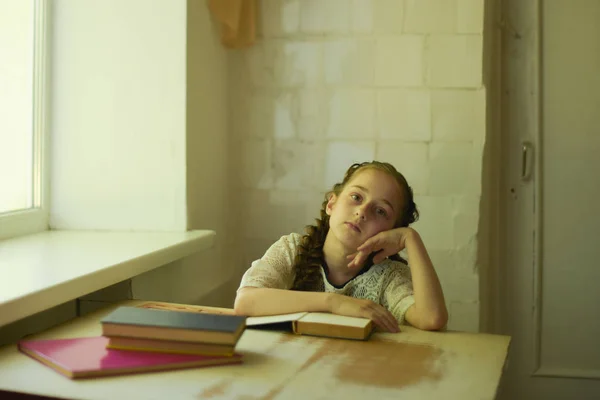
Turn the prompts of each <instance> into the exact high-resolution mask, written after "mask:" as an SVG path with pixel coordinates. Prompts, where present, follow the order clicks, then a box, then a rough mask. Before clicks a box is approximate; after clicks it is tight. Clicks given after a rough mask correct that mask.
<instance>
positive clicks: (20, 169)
mask: <svg viewBox="0 0 600 400" xmlns="http://www.w3.org/2000/svg"><path fill="white" fill-rule="evenodd" d="M47 8H48V2H47V1H45V0H0V239H5V238H8V237H13V236H18V235H23V234H27V233H33V232H37V231H42V230H45V229H47V226H48V204H47V191H48V187H47V186H48V185H47V184H46V182H47V180H48V179H47V168H46V167H45V165H46V163H47V157H46V156H45V151H46V149H47V143H46V130H47V129H46V125H47V123H46V121H47V118H46V109H47V107H46V102H47V98H46V95H47V90H46V85H47V70H48V68H47V65H48V62H47V53H48V52H47V38H48V34H47V30H48V23H47V21H48V12H47Z"/></svg>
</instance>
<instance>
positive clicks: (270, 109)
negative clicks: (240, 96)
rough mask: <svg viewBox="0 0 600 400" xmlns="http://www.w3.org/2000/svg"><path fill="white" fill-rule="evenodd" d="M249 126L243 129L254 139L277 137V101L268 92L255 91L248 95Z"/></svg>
mask: <svg viewBox="0 0 600 400" xmlns="http://www.w3.org/2000/svg"><path fill="white" fill-rule="evenodd" d="M248 101H249V106H248V109H249V111H248V126H246V127H245V128H244V127H241V128H242V129H243V130H245V131H246V132H247V133H248V136H250V137H254V138H270V137H274V136H275V123H274V121H275V110H276V108H277V99H276V97H275V95H274V94H273V93H272V92H270V91H267V90H263V91H253V92H252V93H250V94H248Z"/></svg>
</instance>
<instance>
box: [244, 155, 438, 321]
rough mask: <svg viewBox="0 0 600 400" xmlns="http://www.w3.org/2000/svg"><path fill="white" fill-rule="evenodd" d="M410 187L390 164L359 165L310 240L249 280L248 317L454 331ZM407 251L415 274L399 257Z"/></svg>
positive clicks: (288, 244)
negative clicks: (325, 315)
mask: <svg viewBox="0 0 600 400" xmlns="http://www.w3.org/2000/svg"><path fill="white" fill-rule="evenodd" d="M418 216H419V213H418V211H417V207H416V205H415V203H414V201H413V193H412V189H411V188H410V186H408V183H407V182H406V179H404V176H402V174H400V173H399V172H398V171H396V169H395V168H394V167H393V166H392V165H390V164H388V163H382V162H377V161H373V162H365V163H362V164H354V165H352V166H351V167H350V168H349V169H348V171H347V172H346V174H345V176H344V180H343V181H342V182H341V183H338V184H336V185H334V186H333V189H332V190H331V191H330V192H329V193H327V195H326V196H325V201H324V202H323V208H322V209H321V218H320V219H317V220H316V222H317V223H316V225H312V226H308V227H307V234H306V235H304V236H302V235H300V234H297V233H292V234H290V235H287V236H283V237H281V239H279V241H277V242H276V243H275V244H273V245H272V246H271V247H270V248H269V249H268V250H267V252H266V253H265V255H264V256H263V257H262V258H261V259H260V260H257V261H255V262H253V263H252V266H251V267H250V268H249V269H248V270H247V271H246V273H245V274H244V276H243V277H242V281H241V284H240V288H239V289H238V291H237V296H236V299H235V306H234V308H235V311H236V313H237V314H240V315H248V316H259V315H274V314H287V313H294V312H301V311H321V312H331V313H334V314H340V315H348V316H354V317H364V318H369V319H371V320H372V321H373V322H374V323H375V324H376V326H378V327H379V328H380V329H382V330H384V331H389V332H398V331H399V329H398V325H399V324H400V323H402V322H404V321H407V322H408V323H410V324H411V325H413V326H415V327H417V328H420V329H428V330H436V329H441V328H442V327H444V326H445V325H446V322H447V319H448V312H447V310H446V305H445V301H444V295H443V293H442V288H441V286H440V282H439V280H438V277H437V274H436V273H435V270H434V268H433V265H432V264H431V260H430V259H429V255H428V254H427V250H426V249H425V246H424V245H423V242H422V241H421V238H420V236H419V234H418V233H417V232H416V231H415V230H413V229H411V228H409V227H408V226H409V225H410V224H411V223H413V222H415V221H416V220H417V218H418ZM403 249H406V251H407V253H408V259H409V260H410V268H409V267H408V265H407V263H406V261H404V260H403V259H402V258H400V256H399V255H398V252H400V251H401V250H403Z"/></svg>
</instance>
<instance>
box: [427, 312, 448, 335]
mask: <svg viewBox="0 0 600 400" xmlns="http://www.w3.org/2000/svg"><path fill="white" fill-rule="evenodd" d="M421 323H422V325H423V326H422V327H421V329H424V330H428V331H439V330H441V329H443V328H444V327H445V326H446V324H447V323H448V313H447V312H446V311H440V312H437V313H434V314H433V315H430V316H429V317H428V318H425V319H424V320H423V321H422V322H421Z"/></svg>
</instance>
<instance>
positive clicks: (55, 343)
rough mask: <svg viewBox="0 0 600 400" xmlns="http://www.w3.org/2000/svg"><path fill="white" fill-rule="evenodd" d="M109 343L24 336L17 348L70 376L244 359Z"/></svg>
mask: <svg viewBox="0 0 600 400" xmlns="http://www.w3.org/2000/svg"><path fill="white" fill-rule="evenodd" d="M107 343H108V339H107V338H106V337H104V336H98V337H84V338H73V339H50V340H24V341H21V342H19V343H18V348H19V350H20V351H22V352H23V353H25V354H27V355H28V356H30V357H32V358H34V359H36V360H38V361H40V362H41V363H43V364H45V365H47V366H49V367H50V368H53V369H55V370H56V371H58V372H60V373H61V374H63V375H65V376H67V377H69V378H71V379H77V378H88V377H98V376H107V375H120V374H128V373H136V372H148V371H164V370H170V369H180V368H192V367H203V366H209V365H223V364H235V363H241V362H242V356H241V355H240V354H234V355H233V356H204V355H192V354H167V353H150V352H141V351H127V350H113V349H107V348H106V344H107Z"/></svg>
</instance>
